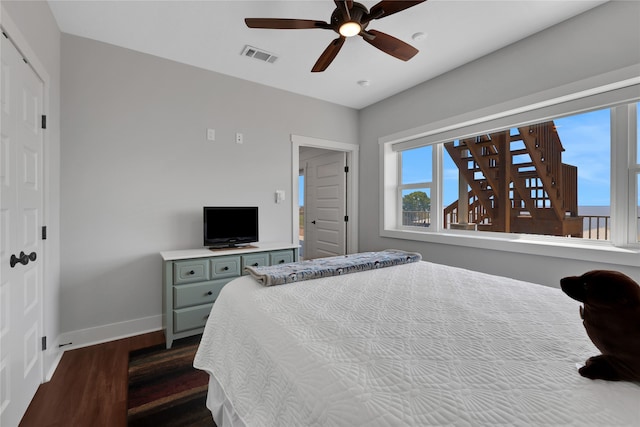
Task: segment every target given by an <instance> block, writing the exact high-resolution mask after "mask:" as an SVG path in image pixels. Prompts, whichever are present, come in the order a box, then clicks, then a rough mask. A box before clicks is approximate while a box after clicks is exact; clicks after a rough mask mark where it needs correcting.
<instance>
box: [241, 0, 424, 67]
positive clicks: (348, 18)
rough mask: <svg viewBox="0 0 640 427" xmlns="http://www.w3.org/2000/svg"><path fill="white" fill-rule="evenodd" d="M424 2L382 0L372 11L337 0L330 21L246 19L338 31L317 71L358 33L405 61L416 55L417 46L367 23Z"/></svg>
mask: <svg viewBox="0 0 640 427" xmlns="http://www.w3.org/2000/svg"><path fill="white" fill-rule="evenodd" d="M425 1H426V0H417V1H396V0H383V1H381V2H380V3H377V4H376V5H374V6H373V7H372V8H371V10H367V8H366V7H365V6H363V5H362V4H360V3H356V2H354V1H352V0H334V3H335V4H336V9H335V10H334V11H333V13H332V14H331V20H330V22H323V21H314V20H311V19H289V18H284V19H281V18H246V19H245V20H244V22H245V23H246V24H247V26H248V27H249V28H270V29H284V30H302V29H310V28H320V29H323V30H333V31H335V32H336V33H338V35H339V37H338V38H337V39H335V40H333V41H332V42H331V44H329V46H328V47H327V48H326V49H325V50H324V52H322V55H320V58H318V61H316V63H315V65H314V66H313V68H312V69H311V71H312V72H314V73H317V72H321V71H324V70H326V69H327V67H328V66H329V64H331V62H332V61H333V60H334V59H335V57H336V56H337V55H338V52H340V49H341V48H342V45H343V44H344V41H345V40H346V39H347V37H353V36H356V35H360V36H361V37H362V38H363V39H364V41H366V42H367V43H369V44H370V45H372V46H374V47H377V48H378V49H380V50H381V51H383V52H385V53H387V54H389V55H391V56H393V57H396V58H398V59H401V60H403V61H408V60H409V59H411V58H413V57H414V56H415V54H416V53H418V49H416V48H414V47H413V46H411V45H409V44H407V43H405V42H403V41H402V40H399V39H397V38H395V37H393V36H390V35H389V34H385V33H383V32H381V31H376V30H367V26H368V25H369V23H370V22H371V21H373V20H374V19H380V18H384V17H385V16H389V15H392V14H394V13H397V12H401V11H403V10H405V9H408V8H410V7H412V6H415V5H417V4H420V3H423V2H425Z"/></svg>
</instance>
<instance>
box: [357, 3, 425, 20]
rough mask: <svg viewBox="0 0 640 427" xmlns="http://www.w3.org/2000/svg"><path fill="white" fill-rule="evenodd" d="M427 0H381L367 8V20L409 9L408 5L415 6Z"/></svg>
mask: <svg viewBox="0 0 640 427" xmlns="http://www.w3.org/2000/svg"><path fill="white" fill-rule="evenodd" d="M425 1H427V0H416V1H402V0H400V1H396V0H382V1H381V2H380V3H378V4H376V5H374V6H373V7H371V10H369V15H368V17H367V18H368V19H366V21H367V22H369V21H371V20H372V19H380V18H384V17H385V16H389V15H393V14H394V13H397V12H402V11H403V10H405V9H409V8H410V7H413V6H416V5H418V4H420V3H424V2H425Z"/></svg>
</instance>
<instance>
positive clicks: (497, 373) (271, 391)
mask: <svg viewBox="0 0 640 427" xmlns="http://www.w3.org/2000/svg"><path fill="white" fill-rule="evenodd" d="M596 354H598V350H597V349H596V348H595V347H594V346H593V344H592V343H591V341H590V340H589V338H588V337H587V335H586V332H585V331H584V328H583V326H582V323H581V320H580V318H579V315H578V303H577V302H576V301H574V300H572V299H570V298H569V297H567V296H566V295H564V294H563V293H562V292H561V291H560V290H559V289H556V288H551V287H546V286H541V285H536V284H532V283H526V282H521V281H516V280H512V279H507V278H503V277H497V276H491V275H487V274H482V273H478V272H473V271H468V270H463V269H459V268H453V267H448V266H444V265H438V264H433V263H429V262H424V261H421V262H416V263H411V264H406V265H400V266H394V267H388V268H384V269H379V270H371V271H364V272H359V273H354V274H348V275H344V276H335V277H326V278H321V279H314V280H309V281H304V282H295V283H290V284H286V285H280V286H271V287H265V286H262V285H260V284H258V283H257V282H256V281H255V280H253V279H252V278H251V277H248V276H246V277H242V278H239V279H236V280H234V281H233V282H231V283H229V284H228V285H227V286H225V287H224V288H223V290H222V292H221V293H220V296H219V297H218V299H217V300H216V303H215V304H214V306H213V308H212V311H211V315H210V316H209V319H208V321H207V325H206V328H205V331H204V334H203V337H202V341H201V344H200V347H199V349H198V352H197V354H196V358H195V361H194V366H195V367H196V368H198V369H203V370H205V371H207V372H208V373H209V374H210V375H211V382H210V384H211V389H210V396H209V397H210V399H209V403H208V406H209V409H211V410H212V413H213V414H214V419H215V420H216V422H217V423H218V425H219V427H222V426H224V425H227V424H228V425H244V426H350V427H352V426H483V425H486V426H499V425H504V426H507V425H508V426H532V425H554V426H558V425H563V426H638V425H640V385H639V384H635V383H628V382H606V381H592V380H589V379H586V378H583V377H581V376H580V375H579V374H578V372H577V369H576V367H577V366H581V365H582V364H583V363H584V361H585V360H586V359H587V358H588V357H589V356H593V355H596ZM223 413H224V414H226V415H225V416H222V415H221V414H223Z"/></svg>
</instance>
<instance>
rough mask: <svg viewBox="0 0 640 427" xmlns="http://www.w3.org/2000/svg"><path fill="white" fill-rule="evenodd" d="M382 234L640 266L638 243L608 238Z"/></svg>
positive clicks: (413, 232) (396, 231)
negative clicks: (614, 241)
mask: <svg viewBox="0 0 640 427" xmlns="http://www.w3.org/2000/svg"><path fill="white" fill-rule="evenodd" d="M380 236H381V237H390V238H394V239H403V240H414V241H421V242H428V243H437V244H444V245H456V246H466V247H469V248H477V249H489V250H495V251H507V252H516V253H521V254H527V255H539V256H547V257H554V258H566V259H574V260H580V261H592V262H599V263H607V264H616V265H625V266H637V265H638V260H639V256H640V247H637V246H633V247H618V246H613V244H612V243H611V242H609V241H594V240H589V241H583V240H578V239H575V240H574V239H569V238H567V239H566V240H565V239H564V238H558V237H553V236H536V235H528V234H502V233H490V232H470V231H457V230H446V231H441V232H425V231H421V230H412V229H385V230H382V231H381V233H380Z"/></svg>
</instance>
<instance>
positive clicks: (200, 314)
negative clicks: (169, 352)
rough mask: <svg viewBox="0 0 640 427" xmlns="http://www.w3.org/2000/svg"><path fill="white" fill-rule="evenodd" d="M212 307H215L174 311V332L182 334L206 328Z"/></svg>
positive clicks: (207, 306)
mask: <svg viewBox="0 0 640 427" xmlns="http://www.w3.org/2000/svg"><path fill="white" fill-rule="evenodd" d="M211 307H213V304H205V305H198V306H196V307H188V308H180V309H177V310H173V330H174V331H175V332H182V331H188V330H189V329H196V328H202V327H204V325H205V323H207V318H208V317H209V313H210V312H211Z"/></svg>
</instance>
